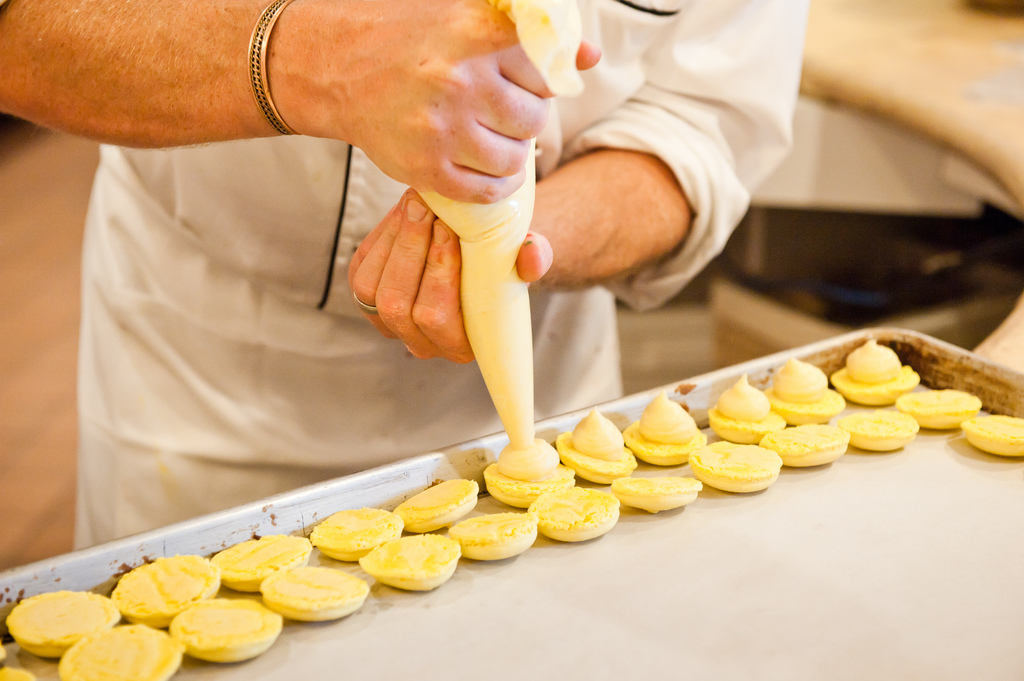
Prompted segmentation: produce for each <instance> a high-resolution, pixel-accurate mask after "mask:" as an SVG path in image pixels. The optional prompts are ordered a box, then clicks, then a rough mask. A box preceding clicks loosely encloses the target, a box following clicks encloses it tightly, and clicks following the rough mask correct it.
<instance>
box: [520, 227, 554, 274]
mask: <svg viewBox="0 0 1024 681" xmlns="http://www.w3.org/2000/svg"><path fill="white" fill-rule="evenodd" d="M553 261H554V251H553V250H552V249H551V242H549V241H548V240H547V238H545V237H544V236H542V235H540V234H536V233H534V232H530V233H528V234H527V235H526V241H524V242H523V246H522V248H520V249H519V256H518V257H517V258H516V272H517V273H518V274H519V278H520V279H522V280H523V281H525V282H527V283H532V282H535V281H537V280H538V279H540V278H541V277H543V276H544V275H545V274H547V271H548V270H549V269H551V263H552V262H553Z"/></svg>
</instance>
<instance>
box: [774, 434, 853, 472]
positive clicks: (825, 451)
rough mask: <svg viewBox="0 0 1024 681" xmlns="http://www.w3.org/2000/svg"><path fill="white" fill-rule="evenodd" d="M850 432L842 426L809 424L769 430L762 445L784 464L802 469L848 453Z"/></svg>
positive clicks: (829, 461)
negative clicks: (772, 431) (771, 431)
mask: <svg viewBox="0 0 1024 681" xmlns="http://www.w3.org/2000/svg"><path fill="white" fill-rule="evenodd" d="M849 444H850V434H849V433H848V432H846V431H845V430H843V429H842V428H839V427H838V426H826V425H820V424H807V425H803V426H796V427H794V428H786V429H785V430H778V431H775V432H774V433H768V434H767V435H765V436H764V439H763V440H761V446H762V447H764V448H765V449H770V450H772V451H773V452H775V453H776V454H778V455H779V456H780V457H782V464H783V465H784V466H791V467H793V468H801V467H805V466H820V465H822V464H826V463H831V462H833V461H835V460H836V459H838V458H839V457H841V456H842V455H843V454H845V453H846V447H847V445H849Z"/></svg>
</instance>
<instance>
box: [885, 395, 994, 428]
mask: <svg viewBox="0 0 1024 681" xmlns="http://www.w3.org/2000/svg"><path fill="white" fill-rule="evenodd" d="M896 408H897V409H899V410H900V411H901V412H903V413H904V414H910V415H911V416H913V417H914V420H916V421H917V423H918V425H920V426H921V427H922V428H931V429H934V430H949V429H952V428H959V427H960V424H961V423H963V422H964V421H966V420H967V419H969V418H973V417H975V416H977V415H978V412H979V411H981V400H980V399H978V398H977V397H975V396H974V395H971V394H970V393H965V392H963V391H962V390H925V391H923V392H916V393H908V394H906V395H901V396H900V397H899V398H897V400H896Z"/></svg>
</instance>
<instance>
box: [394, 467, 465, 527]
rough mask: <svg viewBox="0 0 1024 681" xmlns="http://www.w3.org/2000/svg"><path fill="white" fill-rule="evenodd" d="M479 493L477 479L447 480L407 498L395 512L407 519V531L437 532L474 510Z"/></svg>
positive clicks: (405, 520)
mask: <svg viewBox="0 0 1024 681" xmlns="http://www.w3.org/2000/svg"><path fill="white" fill-rule="evenodd" d="M479 493H480V486H479V485H477V484H476V481H475V480H446V481H444V482H441V483H438V484H436V485H434V486H432V487H428V488H427V489H425V490H423V491H422V492H420V493H419V494H417V495H415V496H413V497H411V498H409V499H406V500H405V501H403V502H402V503H401V504H399V505H398V508H396V509H395V515H397V516H399V517H400V518H401V519H402V522H404V523H405V531H406V532H433V531H434V530H439V529H441V528H442V527H447V526H448V525H451V524H452V523H454V522H455V521H456V520H458V519H460V518H462V517H463V516H465V515H466V514H467V513H469V512H470V511H472V510H473V508H474V507H475V506H476V501H477V495H478V494H479Z"/></svg>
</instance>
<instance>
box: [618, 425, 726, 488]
mask: <svg viewBox="0 0 1024 681" xmlns="http://www.w3.org/2000/svg"><path fill="white" fill-rule="evenodd" d="M622 437H623V438H624V439H625V441H626V446H627V447H629V449H630V451H632V452H633V454H634V455H636V458H638V459H640V460H641V461H643V462H645V463H650V464H654V465H655V466H679V465H681V464H684V463H686V462H687V461H688V460H689V458H690V454H691V453H693V452H695V451H697V450H698V449H700V448H701V447H703V446H704V445H706V444H707V443H708V436H707V435H705V434H704V433H701V432H700V431H698V432H697V434H696V435H694V436H693V437H692V438H691V439H690V441H689V442H686V443H683V444H678V445H669V444H662V443H660V442H654V441H653V440H648V439H647V438H645V437H644V435H643V433H641V432H640V422H639V421H634V422H633V423H631V424H630V425H629V427H628V428H626V430H624V431H622ZM623 503H625V502H623Z"/></svg>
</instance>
